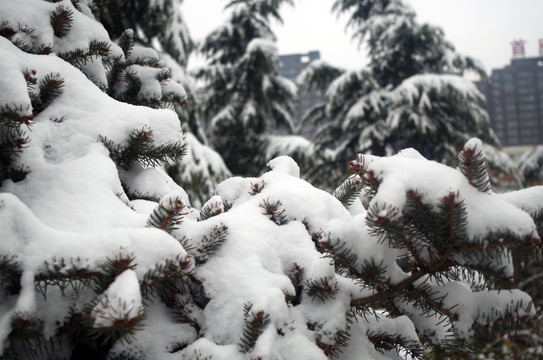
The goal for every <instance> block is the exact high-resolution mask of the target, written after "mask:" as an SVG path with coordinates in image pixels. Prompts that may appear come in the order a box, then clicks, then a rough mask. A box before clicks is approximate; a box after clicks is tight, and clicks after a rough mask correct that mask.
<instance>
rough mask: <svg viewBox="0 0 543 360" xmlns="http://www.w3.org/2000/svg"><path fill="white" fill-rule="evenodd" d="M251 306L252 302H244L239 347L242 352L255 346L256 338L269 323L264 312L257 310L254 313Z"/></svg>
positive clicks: (267, 316) (268, 317)
mask: <svg viewBox="0 0 543 360" xmlns="http://www.w3.org/2000/svg"><path fill="white" fill-rule="evenodd" d="M252 308H253V304H251V303H246V304H245V305H244V309H243V318H244V325H243V330H242V335H241V339H240V342H239V347H240V351H241V352H242V353H244V354H245V353H248V352H250V351H251V350H252V349H253V348H254V347H255V345H256V342H257V341H258V338H259V337H260V335H262V333H263V332H264V329H265V328H266V326H268V324H269V323H270V316H269V315H268V314H266V312H264V311H263V310H259V311H257V312H256V313H255V312H254V311H252Z"/></svg>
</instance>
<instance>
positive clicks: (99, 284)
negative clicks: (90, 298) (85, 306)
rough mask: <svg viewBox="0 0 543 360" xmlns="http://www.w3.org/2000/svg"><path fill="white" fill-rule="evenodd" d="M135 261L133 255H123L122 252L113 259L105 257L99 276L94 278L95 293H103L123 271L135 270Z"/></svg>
mask: <svg viewBox="0 0 543 360" xmlns="http://www.w3.org/2000/svg"><path fill="white" fill-rule="evenodd" d="M135 260H136V257H135V256H134V254H123V253H122V252H121V253H119V254H118V255H115V257H114V258H113V259H111V258H109V257H107V258H106V261H105V262H104V263H103V264H102V265H101V266H100V272H99V273H100V276H99V277H97V278H96V281H95V283H96V285H95V291H96V292H97V293H99V294H100V293H103V292H104V291H106V290H107V288H108V287H109V285H111V284H112V283H113V281H115V278H116V277H117V276H119V275H120V274H122V273H123V272H124V271H125V270H134V269H135V268H136V264H135Z"/></svg>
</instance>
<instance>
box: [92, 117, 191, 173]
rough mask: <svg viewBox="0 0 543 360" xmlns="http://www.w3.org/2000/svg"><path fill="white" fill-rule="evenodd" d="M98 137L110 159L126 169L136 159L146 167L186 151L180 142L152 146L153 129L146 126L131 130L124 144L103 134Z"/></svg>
mask: <svg viewBox="0 0 543 360" xmlns="http://www.w3.org/2000/svg"><path fill="white" fill-rule="evenodd" d="M99 138H100V141H101V142H102V143H103V144H104V146H105V147H106V148H107V149H108V150H109V153H110V157H111V159H112V160H113V161H114V162H115V163H116V164H117V165H119V166H120V167H122V168H123V169H126V170H128V169H130V168H131V167H132V166H133V165H134V163H135V162H136V161H138V162H140V163H141V164H142V165H143V166H146V167H155V166H158V165H160V163H161V162H164V161H168V160H171V161H175V160H176V159H177V158H179V157H181V156H183V155H185V153H186V145H185V144H183V143H181V142H176V143H168V144H163V145H159V146H154V136H153V131H152V130H151V129H150V128H149V127H147V126H144V127H143V128H142V129H139V130H138V129H134V130H132V132H131V133H130V135H129V137H128V140H127V145H126V146H121V145H119V144H116V143H115V142H114V141H112V140H110V139H108V138H107V137H105V136H101V135H100V137H99Z"/></svg>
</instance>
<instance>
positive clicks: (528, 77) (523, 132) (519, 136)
mask: <svg viewBox="0 0 543 360" xmlns="http://www.w3.org/2000/svg"><path fill="white" fill-rule="evenodd" d="M522 55H523V54H522ZM477 85H478V87H479V89H480V90H481V91H482V92H483V94H485V96H486V99H487V109H488V113H489V115H490V121H491V126H492V128H493V129H494V130H495V131H496V132H497V134H498V137H499V138H500V141H501V144H502V145H503V146H520V145H536V144H543V56H539V57H530V58H524V57H518V58H513V59H512V60H511V64H510V65H508V66H506V67H504V68H502V69H494V70H492V74H491V75H490V79H489V81H487V82H479V83H478V84H477Z"/></svg>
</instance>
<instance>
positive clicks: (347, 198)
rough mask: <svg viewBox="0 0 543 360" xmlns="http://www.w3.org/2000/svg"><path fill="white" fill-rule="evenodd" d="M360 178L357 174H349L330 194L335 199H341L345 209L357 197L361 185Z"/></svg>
mask: <svg viewBox="0 0 543 360" xmlns="http://www.w3.org/2000/svg"><path fill="white" fill-rule="evenodd" d="M363 185H364V184H363V182H362V179H361V178H360V176H358V175H352V176H349V177H348V178H347V179H346V180H345V181H344V182H343V183H342V184H341V185H340V186H339V187H338V188H337V189H336V190H334V193H333V194H332V195H333V196H334V197H335V198H336V199H338V200H339V201H341V203H342V204H343V206H345V208H346V209H349V208H350V207H351V205H352V204H353V203H354V202H355V200H356V199H358V196H359V195H360V192H361V191H362V188H363V187H364V186H363Z"/></svg>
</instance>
